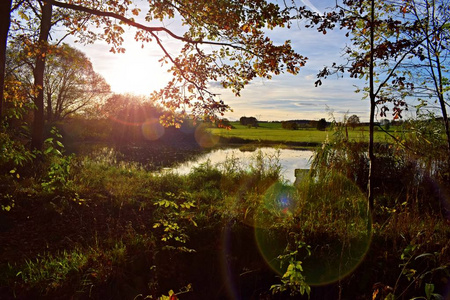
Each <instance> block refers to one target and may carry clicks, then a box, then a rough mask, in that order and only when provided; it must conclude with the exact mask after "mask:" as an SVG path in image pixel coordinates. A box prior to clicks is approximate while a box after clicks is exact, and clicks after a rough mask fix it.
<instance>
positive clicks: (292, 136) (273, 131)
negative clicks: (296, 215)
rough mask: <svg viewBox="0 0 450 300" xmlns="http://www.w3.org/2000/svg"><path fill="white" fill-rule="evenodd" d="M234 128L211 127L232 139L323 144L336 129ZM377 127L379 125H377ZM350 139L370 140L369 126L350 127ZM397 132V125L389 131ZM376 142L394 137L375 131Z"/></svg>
mask: <svg viewBox="0 0 450 300" xmlns="http://www.w3.org/2000/svg"><path fill="white" fill-rule="evenodd" d="M231 125H232V127H233V128H232V129H226V128H211V129H209V130H210V132H211V133H212V134H214V135H217V136H220V137H223V138H227V139H231V138H239V139H243V140H249V141H259V142H280V143H304V144H321V143H323V142H324V141H325V140H326V139H330V138H331V137H332V136H333V135H334V134H336V132H337V131H336V130H335V129H334V128H333V127H327V129H326V130H324V131H321V130H317V129H315V128H307V129H298V130H288V129H284V128H282V127H281V123H259V127H256V128H255V127H247V126H244V125H241V124H239V122H231ZM376 128H377V127H376ZM347 132H348V139H349V141H353V142H366V141H368V140H369V128H368V127H367V126H361V127H356V128H355V129H352V128H348V130H347ZM388 133H390V134H394V133H395V127H391V128H390V130H389V131H388ZM375 142H379V143H384V142H392V138H391V137H390V136H389V135H388V134H386V133H385V132H384V131H383V130H377V131H375Z"/></svg>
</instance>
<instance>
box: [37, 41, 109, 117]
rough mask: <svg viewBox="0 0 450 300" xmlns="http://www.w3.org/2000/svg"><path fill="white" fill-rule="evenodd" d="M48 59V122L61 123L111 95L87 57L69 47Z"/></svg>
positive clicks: (46, 85) (46, 82)
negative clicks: (59, 121) (60, 121)
mask: <svg viewBox="0 0 450 300" xmlns="http://www.w3.org/2000/svg"><path fill="white" fill-rule="evenodd" d="M57 50H59V51H56V52H55V54H52V55H49V56H47V60H48V61H47V68H46V71H45V77H44V95H45V99H46V112H47V121H49V122H51V121H58V120H62V119H64V118H66V117H67V116H70V115H72V114H74V113H76V112H80V111H82V110H83V109H86V108H88V107H89V106H92V105H93V104H94V103H95V102H98V101H95V100H100V99H101V98H102V97H105V96H106V95H107V94H109V93H110V87H109V85H108V84H107V83H106V81H105V79H104V78H103V77H102V76H101V75H99V74H97V73H96V72H95V71H94V69H93V67H92V63H91V62H90V60H89V59H88V58H87V57H86V55H85V54H84V53H83V52H81V51H79V50H76V49H74V48H72V47H70V46H68V45H63V46H61V47H58V48H57Z"/></svg>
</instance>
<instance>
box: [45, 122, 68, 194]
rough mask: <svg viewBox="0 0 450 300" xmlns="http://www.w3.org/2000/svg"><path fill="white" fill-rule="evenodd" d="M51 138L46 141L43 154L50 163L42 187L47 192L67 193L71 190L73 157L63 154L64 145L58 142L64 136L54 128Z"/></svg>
mask: <svg viewBox="0 0 450 300" xmlns="http://www.w3.org/2000/svg"><path fill="white" fill-rule="evenodd" d="M51 133H52V135H53V136H54V137H50V138H48V139H46V140H45V141H44V151H43V154H44V155H45V157H46V158H47V160H49V161H50V165H49V167H48V169H47V172H46V174H45V176H44V177H43V179H42V181H41V186H42V188H43V190H44V191H45V192H48V193H55V192H67V191H69V190H70V189H71V187H70V185H71V183H72V181H71V179H70V177H71V165H72V159H73V156H65V155H64V154H63V152H62V151H63V149H64V145H63V144H62V143H61V142H60V141H59V140H58V139H61V138H62V135H61V134H60V133H58V131H57V130H56V128H52V130H51Z"/></svg>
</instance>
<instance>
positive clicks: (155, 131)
mask: <svg viewBox="0 0 450 300" xmlns="http://www.w3.org/2000/svg"><path fill="white" fill-rule="evenodd" d="M141 131H142V135H143V136H144V138H145V139H147V140H149V141H155V140H157V139H159V138H160V137H162V136H163V135H164V127H163V126H162V125H161V124H160V123H159V120H158V119H157V118H149V119H147V120H145V122H144V123H143V124H142V125H141Z"/></svg>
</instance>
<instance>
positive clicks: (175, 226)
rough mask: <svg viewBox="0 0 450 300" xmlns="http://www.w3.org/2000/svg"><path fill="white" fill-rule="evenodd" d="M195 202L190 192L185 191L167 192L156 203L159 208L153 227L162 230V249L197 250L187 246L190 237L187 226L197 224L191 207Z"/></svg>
mask: <svg viewBox="0 0 450 300" xmlns="http://www.w3.org/2000/svg"><path fill="white" fill-rule="evenodd" d="M194 202H195V201H194V200H192V195H191V194H190V193H188V192H183V193H181V194H180V195H175V194H173V193H166V194H165V197H164V198H163V199H160V200H157V201H156V202H155V203H154V205H155V206H156V207H158V209H157V210H156V214H157V217H155V220H156V222H155V223H154V225H153V228H155V229H157V228H159V229H160V230H162V231H161V241H162V242H163V244H164V246H163V247H162V249H166V250H178V251H183V252H195V250H194V249H189V248H187V247H186V246H185V244H186V243H187V241H188V239H189V236H188V235H187V234H186V231H187V226H188V225H189V224H190V225H193V226H197V223H196V222H195V220H194V219H195V215H194V214H193V213H192V212H191V208H194V207H195V204H194Z"/></svg>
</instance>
